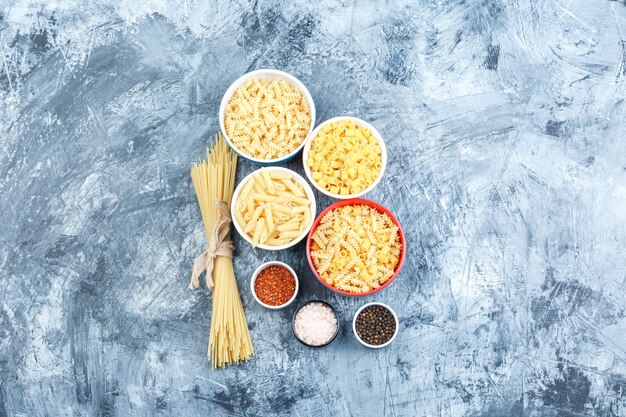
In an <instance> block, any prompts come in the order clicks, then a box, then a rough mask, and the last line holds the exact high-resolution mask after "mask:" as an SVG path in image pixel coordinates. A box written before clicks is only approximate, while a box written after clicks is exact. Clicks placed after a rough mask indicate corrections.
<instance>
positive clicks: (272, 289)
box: [254, 265, 296, 306]
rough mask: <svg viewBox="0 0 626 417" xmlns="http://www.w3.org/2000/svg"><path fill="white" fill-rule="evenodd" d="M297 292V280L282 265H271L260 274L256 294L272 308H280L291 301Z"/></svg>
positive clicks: (257, 279) (255, 289) (255, 284)
mask: <svg viewBox="0 0 626 417" xmlns="http://www.w3.org/2000/svg"><path fill="white" fill-rule="evenodd" d="M295 291H296V279H295V278H294V276H293V275H292V274H291V272H290V271H289V270H288V269H287V268H285V267H284V266H281V265H270V266H268V267H267V268H265V269H263V270H262V271H261V272H259V275H257V277H256V281H255V283H254V292H255V293H256V295H257V297H259V300H261V301H262V302H263V303H265V304H267V305H270V306H280V305H283V304H285V303H286V302H287V301H289V300H290V299H291V297H292V296H293V293H294V292H295Z"/></svg>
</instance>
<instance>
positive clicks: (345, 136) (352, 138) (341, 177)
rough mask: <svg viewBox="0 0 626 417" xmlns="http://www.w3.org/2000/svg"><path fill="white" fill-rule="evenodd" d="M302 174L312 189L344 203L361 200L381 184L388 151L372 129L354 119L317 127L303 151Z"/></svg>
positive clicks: (339, 119) (336, 120) (333, 120)
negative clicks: (355, 199)
mask: <svg viewBox="0 0 626 417" xmlns="http://www.w3.org/2000/svg"><path fill="white" fill-rule="evenodd" d="M302 162H303V165H304V172H305V174H306V176H307V178H308V179H309V181H310V182H311V184H313V186H314V187H315V188H317V189H318V190H319V191H320V192H321V193H323V194H326V195H327V196H329V197H332V198H336V199H340V200H344V199H349V198H357V197H361V196H363V195H364V194H367V193H368V192H370V191H372V190H373V189H374V187H376V185H378V183H379V182H380V180H381V178H382V176H383V174H384V173H385V168H386V167H387V148H386V146H385V142H384V140H383V138H382V136H381V135H380V133H379V132H378V130H376V128H375V127H374V126H372V125H371V124H369V123H367V122H366V121H365V120H361V119H359V118H356V117H334V118H332V119H329V120H326V121H325V122H323V123H320V124H319V125H318V126H317V127H316V128H315V129H314V130H313V132H311V134H310V135H309V136H308V138H307V140H306V143H305V145H304V148H303V150H302Z"/></svg>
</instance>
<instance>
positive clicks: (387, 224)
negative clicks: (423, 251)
mask: <svg viewBox="0 0 626 417" xmlns="http://www.w3.org/2000/svg"><path fill="white" fill-rule="evenodd" d="M312 238H313V243H312V247H311V258H312V260H313V265H314V266H315V269H316V270H317V272H318V274H319V275H320V276H321V277H322V279H324V280H325V281H326V282H327V283H328V284H329V285H332V286H333V287H335V288H337V289H340V290H343V291H348V292H352V293H363V292H367V291H370V290H372V289H374V288H378V287H380V286H381V285H382V284H384V283H385V282H386V281H387V280H388V279H389V278H391V276H392V275H393V274H394V270H395V268H396V266H397V265H398V263H399V262H400V253H401V250H402V245H401V243H400V235H399V232H398V227H397V226H396V225H395V224H394V223H393V221H392V220H391V218H390V217H389V216H388V215H387V214H385V213H381V212H379V211H378V210H376V209H375V208H372V207H369V206H366V205H351V206H343V207H339V208H336V209H334V210H331V211H329V212H328V213H326V214H325V215H324V217H322V220H321V221H320V223H319V225H318V227H317V228H316V229H315V231H314V232H313V236H312Z"/></svg>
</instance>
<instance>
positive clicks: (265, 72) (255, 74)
mask: <svg viewBox="0 0 626 417" xmlns="http://www.w3.org/2000/svg"><path fill="white" fill-rule="evenodd" d="M263 76H275V77H278V78H281V77H282V78H286V79H287V80H289V81H290V82H291V83H292V84H294V85H295V86H296V87H298V89H299V90H300V91H301V92H302V94H304V97H305V98H306V99H307V101H308V102H309V112H310V113H311V126H309V129H308V131H307V136H306V137H305V138H304V139H303V140H302V143H301V144H300V145H299V146H298V147H297V148H296V149H294V150H293V152H290V153H289V154H288V155H285V156H281V157H280V158H276V159H260V158H255V157H253V156H250V155H247V154H246V153H245V152H243V151H241V150H239V149H237V147H236V146H235V145H234V144H233V143H232V142H231V141H230V138H229V137H228V135H227V134H226V127H225V126H224V114H225V111H226V105H227V104H228V102H229V101H230V99H231V97H232V96H233V94H234V93H235V90H236V89H237V88H239V86H241V85H242V84H243V83H244V82H245V81H247V80H249V79H253V78H262V77H263ZM218 117H219V122H220V130H221V131H222V135H223V136H224V139H226V143H228V146H230V147H231V149H232V150H233V151H235V153H237V154H238V155H239V156H241V157H242V158H244V159H247V160H249V161H252V162H256V163H258V164H263V165H272V164H279V163H281V162H285V161H287V160H289V159H291V158H293V157H294V156H295V155H296V154H297V153H298V152H300V150H302V148H303V147H304V144H305V143H306V141H307V138H308V137H309V135H310V134H311V132H312V131H313V129H314V128H315V119H316V113H315V102H314V101H313V96H311V93H310V92H309V90H308V88H306V86H305V85H304V84H303V83H302V81H300V80H299V79H298V78H296V77H295V76H293V75H291V74H289V73H288V72H285V71H280V70H276V69H269V68H268V69H257V70H254V71H250V72H247V73H245V74H243V75H242V76H241V77H239V78H237V79H236V80H235V81H233V83H232V84H231V85H230V86H229V87H228V89H227V90H226V92H225V93H224V95H223V96H222V101H221V102H220V109H219V116H218Z"/></svg>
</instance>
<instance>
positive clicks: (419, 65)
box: [0, 0, 626, 417]
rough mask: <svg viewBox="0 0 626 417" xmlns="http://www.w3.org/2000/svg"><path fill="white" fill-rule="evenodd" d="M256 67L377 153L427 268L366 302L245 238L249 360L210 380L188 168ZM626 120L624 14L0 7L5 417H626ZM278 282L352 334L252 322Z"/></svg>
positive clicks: (281, 315)
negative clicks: (367, 341)
mask: <svg viewBox="0 0 626 417" xmlns="http://www.w3.org/2000/svg"><path fill="white" fill-rule="evenodd" d="M264 67H270V68H278V69H283V70H286V71H289V72H291V73H293V74H294V75H296V76H298V77H300V79H301V80H302V81H303V82H304V83H305V84H306V85H307V86H308V87H309V89H310V91H311V93H312V95H313V97H314V99H315V101H316V104H317V109H318V121H322V120H324V119H327V118H330V117H333V116H337V115H356V116H359V117H362V118H364V119H366V120H368V121H370V122H372V123H373V124H374V125H375V126H376V127H377V128H378V129H379V130H380V131H381V133H382V134H383V136H384V137H385V139H386V141H387V146H388V149H389V153H390V165H389V168H388V171H387V172H386V174H385V176H384V178H383V180H382V182H381V183H380V185H379V186H378V187H377V189H376V190H375V191H374V192H372V193H371V194H369V196H368V197H369V198H371V199H373V200H376V201H379V202H381V203H383V204H384V205H386V206H388V207H389V208H390V209H391V210H392V211H394V212H395V214H396V215H397V216H398V217H399V219H400V221H401V222H402V223H403V224H404V226H405V228H406V232H407V238H408V244H409V245H408V257H407V262H406V264H405V268H404V269H403V271H402V273H401V275H400V276H399V277H398V279H397V280H396V282H394V283H393V284H392V285H391V286H390V287H389V288H387V289H386V290H385V291H383V292H382V293H380V294H378V295H375V296H371V297H369V298H368V299H367V300H364V299H354V298H346V297H341V296H337V295H334V294H333V293H331V292H330V291H328V290H327V289H326V288H325V287H323V286H322V285H321V284H320V283H318V282H317V281H316V280H315V279H314V277H313V275H312V273H311V272H310V271H309V269H308V265H307V263H306V259H305V256H304V247H303V245H302V244H301V245H299V246H297V247H295V248H292V249H290V250H287V251H285V252H282V253H268V252H264V251H260V250H253V249H252V248H251V247H249V246H248V245H247V244H245V242H242V241H241V240H240V239H237V240H236V242H235V243H236V246H237V254H236V259H235V269H236V273H237V276H238V279H239V284H240V287H241V293H242V298H243V301H244V304H245V308H246V313H247V316H248V320H249V322H250V328H251V332H252V337H253V340H254V343H255V348H256V351H257V356H256V357H255V358H254V360H253V361H251V362H250V363H248V364H245V365H242V366H237V367H231V368H229V369H226V370H213V369H211V368H210V365H209V363H208V362H207V359H206V343H207V335H208V331H209V317H208V311H209V307H210V294H209V293H208V292H207V291H204V290H200V291H195V292H194V291H190V290H188V289H187V282H188V279H189V274H190V272H191V266H192V262H193V259H194V257H195V256H197V255H198V254H199V253H200V252H201V251H202V250H203V246H204V245H205V237H204V234H203V229H202V225H201V221H200V213H199V210H198V208H197V204H196V201H195V196H194V194H193V190H192V187H191V182H190V178H189V168H190V164H191V163H192V162H193V161H194V160H196V159H197V158H198V157H199V155H200V154H201V151H202V149H203V147H204V146H205V144H207V140H208V138H209V137H210V136H211V135H212V134H214V133H215V132H217V130H218V121H217V112H218V106H219V101H220V99H221V97H222V94H223V93H224V91H225V90H226V88H227V87H228V85H229V84H230V83H231V82H232V81H233V80H235V79H236V78H237V77H239V76H240V75H241V74H243V73H245V72H246V71H249V70H252V69H257V68H264ZM625 97H626V5H625V4H624V2H622V1H608V0H595V1H587V0H578V1H575V0H513V1H503V0H500V1H499V0H480V1H475V0H466V1H463V0H443V1H432V2H430V1H425V0H424V1H411V2H406V3H402V2H395V1H391V2H387V3H385V4H383V3H376V2H341V3H338V2H334V1H325V2H321V3H319V4H318V2H315V1H301V0H299V1H296V2H289V3H288V4H285V5H281V4H279V3H278V2H277V1H275V0H270V1H263V0H262V1H255V2H254V3H252V4H248V3H243V2H219V3H214V2H209V1H195V0H187V1H180V2H173V1H172V2H167V1H165V0H146V1H135V0H125V1H121V2H117V3H116V2H113V1H110V0H94V1H82V0H65V1H57V2H51V1H43V0H42V1H36V0H35V1H23V2H19V1H13V0H0V366H1V368H0V377H1V382H0V416H2V417H3V416H94V415H101V416H130V415H132V416H148V415H180V416H194V415H198V416H199V415H203V416H212V417H219V416H231V415H246V416H257V415H281V416H282V415H289V416H313V415H315V416H348V415H353V416H523V415H524V416H526V415H528V416H582V415H591V416H624V415H626V301H625V300H626V256H625V254H626V122H625V119H626V102H625V101H624V98H625ZM288 166H289V167H291V168H294V169H296V170H298V171H301V165H300V163H298V161H293V162H291V163H289V164H288ZM254 168H255V167H254V166H253V165H252V164H249V163H245V162H242V163H241V164H240V168H239V173H238V174H239V178H241V176H243V175H244V174H246V173H248V172H250V171H251V170H253V169H254ZM330 202H331V201H330V200H329V199H327V198H321V196H320V198H319V200H318V210H320V209H322V208H323V207H325V206H326V205H328V204H329V203H330ZM270 259H279V260H283V261H286V262H288V263H290V264H291V265H293V266H294V268H295V269H296V270H297V272H298V273H299V274H300V278H301V281H302V291H301V294H300V296H299V300H298V301H299V302H302V301H305V300H307V299H310V298H313V297H319V298H323V299H326V300H328V301H329V302H331V303H332V304H334V305H335V306H336V307H337V309H338V310H339V311H340V314H341V326H342V327H341V334H340V335H339V337H338V339H337V340H336V341H335V342H334V343H333V344H332V345H331V346H329V347H327V348H325V349H322V350H311V349H307V348H305V347H303V346H302V345H300V344H299V343H297V342H296V341H295V339H294V338H293V336H292V334H291V330H290V317H291V314H292V312H293V308H291V309H287V310H286V311H279V312H270V311H267V310H263V309H262V308H260V307H259V306H258V305H256V304H255V303H254V301H253V299H252V297H251V294H250V291H249V287H248V279H249V276H250V274H251V272H252V271H253V270H254V268H255V267H256V266H257V265H258V264H260V263H261V262H262V261H266V260H270ZM373 300H380V301H384V302H387V303H389V304H390V305H391V306H393V307H394V308H395V309H396V311H397V312H398V314H399V316H400V320H401V333H400V335H399V337H398V339H397V340H396V341H395V342H394V343H393V344H392V345H391V346H390V347H388V348H386V349H382V350H377V351H372V350H367V349H365V348H363V347H361V346H360V345H359V344H358V343H357V342H356V341H355V340H354V338H353V336H352V334H351V329H350V320H351V318H352V314H353V313H354V312H355V311H356V309H357V308H358V307H359V306H360V305H362V304H363V303H364V302H365V301H373Z"/></svg>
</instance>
